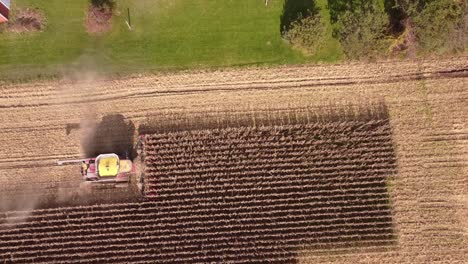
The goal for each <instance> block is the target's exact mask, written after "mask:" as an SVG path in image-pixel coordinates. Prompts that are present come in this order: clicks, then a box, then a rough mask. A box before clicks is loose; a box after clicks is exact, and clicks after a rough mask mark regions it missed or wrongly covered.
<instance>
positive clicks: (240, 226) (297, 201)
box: [147, 105, 397, 263]
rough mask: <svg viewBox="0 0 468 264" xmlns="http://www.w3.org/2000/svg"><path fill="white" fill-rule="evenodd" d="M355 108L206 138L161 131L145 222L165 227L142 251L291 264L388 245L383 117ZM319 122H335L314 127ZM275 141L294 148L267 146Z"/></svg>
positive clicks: (169, 258)
mask: <svg viewBox="0 0 468 264" xmlns="http://www.w3.org/2000/svg"><path fill="white" fill-rule="evenodd" d="M376 109H380V110H381V111H382V112H375V110H376ZM361 110H362V111H363V112H360V114H356V113H350V112H349V111H348V110H342V111H341V113H342V118H341V119H340V118H339V116H340V115H339V114H338V113H340V111H339V110H338V111H337V112H335V114H334V115H329V117H333V118H331V119H326V118H325V119H316V120H315V121H314V122H311V123H308V122H306V121H305V120H303V123H302V124H300V122H296V123H294V124H291V125H286V126H282V127H276V128H275V127H268V126H263V127H262V126H257V127H256V128H252V127H250V128H249V127H240V128H238V129H226V130H225V129H220V130H218V129H214V130H212V131H210V134H209V139H207V138H206V137H204V136H203V135H206V134H203V133H201V134H200V132H197V131H196V130H191V131H190V132H187V131H186V130H181V131H180V132H181V133H179V134H177V133H178V132H177V131H174V130H173V129H174V128H173V127H171V128H170V129H171V130H172V132H173V133H174V134H172V136H171V140H167V139H166V138H164V137H163V138H162V139H161V141H160V142H159V143H155V144H156V145H154V149H153V150H154V151H155V152H156V154H155V155H154V156H153V157H152V160H151V162H155V165H154V171H158V173H160V174H159V177H158V178H157V179H156V182H157V184H156V186H157V187H156V189H155V193H157V198H156V201H157V202H158V205H157V208H155V210H158V212H160V213H161V214H162V217H160V218H159V219H155V221H156V223H157V224H158V226H162V227H165V226H166V227H167V228H162V229H161V230H160V231H158V234H157V235H156V237H158V240H157V241H154V243H156V244H157V245H158V247H157V248H155V249H152V250H151V253H155V254H157V255H158V254H164V256H166V257H165V259H164V261H161V263H162V262H164V263H178V262H179V261H178V260H180V259H184V258H185V257H186V256H192V257H193V258H194V259H197V260H199V261H200V262H203V263H230V262H242V263H297V262H298V254H299V252H308V251H309V252H310V254H314V250H328V249H346V248H352V247H354V248H355V247H369V246H373V247H376V246H382V248H385V247H387V246H391V245H393V244H394V243H396V236H395V234H394V229H393V220H392V213H391V206H390V201H389V194H388V191H387V186H386V183H387V177H389V176H392V175H393V174H394V173H396V169H397V168H396V157H395V153H394V149H393V142H392V131H391V127H390V123H389V119H388V112H387V111H386V107H385V105H382V106H379V107H377V108H375V109H368V110H365V109H361ZM373 111H374V112H373ZM372 117H373V118H372ZM275 122H282V121H274V122H273V123H275ZM329 122H331V123H334V124H335V125H336V126H331V127H327V126H324V127H321V126H320V124H324V123H325V124H326V123H329ZM207 124H212V125H214V124H215V122H207ZM339 124H340V125H339ZM160 129H161V128H160ZM186 133H188V134H186ZM367 135H368V136H367ZM304 137H305V138H304ZM343 137H344V139H347V140H343ZM175 140H176V141H175ZM285 140H286V141H287V140H291V142H303V143H300V144H291V145H290V146H287V147H274V142H277V143H279V142H282V141H285ZM252 142H255V143H252ZM268 142H270V143H268ZM306 142H308V143H306ZM370 142H373V143H372V144H373V147H369V143H370ZM174 144H175V145H174ZM199 144H202V145H199ZM249 144H259V146H258V147H256V148H248V149H246V148H245V146H247V145H249ZM304 144H306V145H304ZM383 149H385V151H384V150H383ZM158 151H161V154H160V155H159V154H157V153H158ZM275 151H276V152H275ZM316 152H320V153H322V154H320V155H319V156H317V155H316V154H314V153H316ZM169 153H173V154H169ZM275 153H276V154H275ZM288 155H290V156H288ZM276 157H284V158H286V159H285V160H283V161H281V160H277V159H276ZM158 162H159V163H158ZM157 164H166V166H165V167H162V166H158V165H157ZM167 164H177V166H175V167H171V166H169V167H168V166H167ZM148 165H150V164H149V163H147V166H148ZM147 191H148V192H149V193H151V190H147ZM168 237H170V239H168ZM330 254H333V253H332V252H331V253H330ZM156 262H158V261H157V260H155V263H156Z"/></svg>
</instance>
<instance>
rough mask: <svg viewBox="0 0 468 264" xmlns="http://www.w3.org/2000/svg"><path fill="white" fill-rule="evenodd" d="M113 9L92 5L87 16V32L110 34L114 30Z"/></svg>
mask: <svg viewBox="0 0 468 264" xmlns="http://www.w3.org/2000/svg"><path fill="white" fill-rule="evenodd" d="M112 14H113V12H112V9H111V8H109V7H95V6H93V5H90V6H89V8H88V14H87V16H86V25H85V26H86V31H87V32H88V33H91V34H99V33H105V32H108V31H109V30H110V29H111V28H112V23H111V18H112Z"/></svg>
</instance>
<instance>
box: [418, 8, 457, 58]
mask: <svg viewBox="0 0 468 264" xmlns="http://www.w3.org/2000/svg"><path fill="white" fill-rule="evenodd" d="M464 5H466V3H465V4H464ZM463 11H464V10H463V9H462V4H461V3H457V2H455V1H453V0H433V1H431V2H429V3H428V4H427V5H426V6H425V7H424V9H423V10H422V11H421V12H420V13H419V14H417V15H416V16H415V18H414V22H415V24H416V34H417V37H418V41H419V45H420V46H421V48H423V49H424V50H426V51H431V52H445V51H452V50H453V49H456V48H457V47H456V46H459V44H460V43H459V44H457V43H454V40H453V39H452V38H451V37H452V36H453V35H454V33H455V31H456V30H457V29H462V28H463V24H464V23H463V16H464V14H463ZM465 15H466V12H465ZM465 29H466V28H465ZM465 39H466V38H465Z"/></svg>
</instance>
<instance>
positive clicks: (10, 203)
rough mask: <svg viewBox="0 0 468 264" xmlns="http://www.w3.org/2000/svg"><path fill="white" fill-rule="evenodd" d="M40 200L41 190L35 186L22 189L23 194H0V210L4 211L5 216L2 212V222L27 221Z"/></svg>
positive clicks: (15, 222)
mask: <svg viewBox="0 0 468 264" xmlns="http://www.w3.org/2000/svg"><path fill="white" fill-rule="evenodd" d="M40 201H41V195H40V192H38V191H37V190H35V189H34V188H33V187H28V188H27V190H22V193H21V194H15V195H14V197H13V196H8V195H7V194H5V193H2V194H0V211H1V212H4V213H3V216H2V214H0V223H6V224H10V225H15V224H18V223H21V222H24V221H26V220H27V219H28V217H29V216H30V215H31V214H32V212H33V210H34V209H36V208H37V206H38V205H39V204H40ZM2 218H3V219H2Z"/></svg>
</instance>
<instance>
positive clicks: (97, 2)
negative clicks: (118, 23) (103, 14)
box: [91, 0, 115, 9]
mask: <svg viewBox="0 0 468 264" xmlns="http://www.w3.org/2000/svg"><path fill="white" fill-rule="evenodd" d="M91 4H92V5H93V6H95V7H98V8H110V9H113V8H114V7H115V1H114V0H91Z"/></svg>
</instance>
